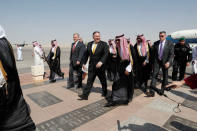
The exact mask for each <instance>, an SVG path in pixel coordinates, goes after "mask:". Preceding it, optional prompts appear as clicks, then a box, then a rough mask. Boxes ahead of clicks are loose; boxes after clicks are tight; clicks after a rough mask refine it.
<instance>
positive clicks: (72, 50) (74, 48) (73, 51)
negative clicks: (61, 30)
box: [72, 44, 76, 52]
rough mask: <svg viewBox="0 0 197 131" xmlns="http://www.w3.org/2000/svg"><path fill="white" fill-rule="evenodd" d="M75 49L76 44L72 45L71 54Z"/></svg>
mask: <svg viewBox="0 0 197 131" xmlns="http://www.w3.org/2000/svg"><path fill="white" fill-rule="evenodd" d="M75 47H76V44H74V45H73V50H72V51H73V52H74V50H75Z"/></svg>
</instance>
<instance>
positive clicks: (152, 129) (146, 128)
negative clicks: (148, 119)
mask: <svg viewBox="0 0 197 131" xmlns="http://www.w3.org/2000/svg"><path fill="white" fill-rule="evenodd" d="M117 125H118V131H122V130H130V131H167V130H166V129H164V128H162V127H160V126H157V125H154V124H151V123H145V124H144V125H136V124H128V125H127V126H122V127H121V126H120V121H119V120H117Z"/></svg>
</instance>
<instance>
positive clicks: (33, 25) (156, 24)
mask: <svg viewBox="0 0 197 131" xmlns="http://www.w3.org/2000/svg"><path fill="white" fill-rule="evenodd" d="M0 24H1V25H2V26H3V27H4V28H5V30H6V34H7V36H8V38H9V40H10V41H11V42H12V43H14V44H15V43H22V42H23V41H26V42H28V43H30V42H32V41H34V40H37V41H39V42H41V43H43V44H49V43H50V40H51V39H57V40H58V42H59V43H60V44H70V43H72V34H73V33H74V32H78V33H80V34H81V37H82V38H83V39H84V41H86V42H88V41H90V40H92V32H93V31H95V30H98V31H100V32H101V37H102V39H103V40H105V41H106V40H108V39H109V38H114V37H115V35H119V34H122V33H124V34H125V35H126V37H130V38H131V39H132V42H135V38H136V35H137V34H141V33H143V34H144V35H145V36H146V39H151V40H152V41H155V40H157V39H158V32H159V31H161V30H165V31H167V33H171V32H174V31H177V30H183V29H197V0H0Z"/></svg>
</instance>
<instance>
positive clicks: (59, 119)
mask: <svg viewBox="0 0 197 131" xmlns="http://www.w3.org/2000/svg"><path fill="white" fill-rule="evenodd" d="M63 71H64V72H65V75H66V77H68V68H64V69H63ZM47 72H48V71H47ZM20 80H21V85H22V89H23V93H24V97H25V99H26V101H27V103H28V104H29V105H30V107H31V116H32V118H33V120H34V122H35V123H36V125H37V130H38V131H69V130H75V131H160V130H161V131H163V130H172V131H194V130H197V117H196V116H197V95H196V94H197V90H190V89H189V88H188V87H183V88H179V89H176V90H173V91H170V92H167V93H166V94H167V95H168V96H169V98H172V99H174V100H176V101H178V102H180V103H182V106H180V109H181V112H179V113H175V111H178V110H176V109H175V110H174V108H175V107H176V106H177V104H176V103H174V102H172V101H171V100H169V99H167V98H165V97H161V96H158V95H156V96H155V97H153V98H147V97H145V95H144V94H143V93H142V92H141V91H140V90H138V89H135V98H134V99H133V101H132V102H130V103H129V105H128V106H118V107H112V108H107V107H103V105H104V104H105V103H106V101H105V100H104V99H103V97H101V94H100V93H101V85H100V84H99V82H98V81H96V82H95V84H94V88H93V90H92V93H91V94H90V97H89V100H88V101H79V100H77V99H78V97H77V95H78V93H81V91H80V90H76V89H66V88H65V87H66V80H58V81H57V82H56V83H53V84H50V83H48V80H47V79H45V80H44V81H43V82H40V83H34V82H33V80H32V78H31V74H30V73H23V74H20ZM84 83H86V80H85V81H84ZM108 85H109V87H108V89H109V91H110V90H111V83H109V84H108ZM173 110H174V111H173Z"/></svg>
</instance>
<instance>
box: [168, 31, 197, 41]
mask: <svg viewBox="0 0 197 131" xmlns="http://www.w3.org/2000/svg"><path fill="white" fill-rule="evenodd" d="M182 37H184V38H185V41H186V43H189V44H191V43H195V44H197V29H192V30H181V31H176V32H173V33H171V34H170V35H168V36H167V38H166V39H167V40H170V41H172V42H173V43H178V42H179V39H180V38H182Z"/></svg>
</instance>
